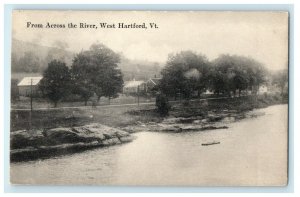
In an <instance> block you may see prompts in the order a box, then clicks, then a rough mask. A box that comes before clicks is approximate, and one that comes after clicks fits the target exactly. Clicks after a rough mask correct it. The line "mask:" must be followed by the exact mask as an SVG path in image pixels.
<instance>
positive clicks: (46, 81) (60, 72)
mask: <svg viewBox="0 0 300 197" xmlns="http://www.w3.org/2000/svg"><path fill="white" fill-rule="evenodd" d="M70 80H71V76H70V71H69V68H68V67H67V66H66V64H65V63H64V62H60V61H57V60H53V61H51V62H50V63H49V64H48V68H47V69H46V70H45V71H44V74H43V79H42V80H41V82H40V85H39V88H40V90H41V91H42V93H43V95H44V96H45V97H46V98H48V99H49V100H51V101H52V102H53V103H54V107H56V106H57V103H58V102H59V101H60V100H61V99H62V98H63V97H64V96H66V95H68V94H69V93H70V91H69V89H70Z"/></svg>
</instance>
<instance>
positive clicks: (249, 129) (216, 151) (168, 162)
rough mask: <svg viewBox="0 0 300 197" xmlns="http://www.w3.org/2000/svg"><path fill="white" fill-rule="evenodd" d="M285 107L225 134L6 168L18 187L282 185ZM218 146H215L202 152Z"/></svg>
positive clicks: (158, 140)
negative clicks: (58, 185) (31, 185)
mask: <svg viewBox="0 0 300 197" xmlns="http://www.w3.org/2000/svg"><path fill="white" fill-rule="evenodd" d="M287 108H288V106H287V105H276V106H271V107H268V108H264V109H258V110H256V111H258V112H264V113H265V115H263V116H259V117H256V118H247V119H243V120H241V121H239V122H234V123H231V124H229V125H228V126H229V128H228V129H220V130H211V131H204V132H203V131H202V132H186V133H157V132H140V133H136V134H134V135H135V136H136V137H137V139H136V140H134V141H133V142H131V143H127V144H123V145H118V146H112V147H107V148H99V149H94V150H89V151H85V152H81V153H76V154H72V155H66V156H60V157H56V158H51V159H45V160H37V161H29V162H20V163H12V164H11V171H10V173H11V182H13V183H17V184H51V185H53V184H63V185H67V184H78V185H79V184H80V185H82V184H91V185H153V186H156V185H165V186H168V185H175V186H185V185H190V186H238V185H239V186H247V185H253V186H254V185H255V186H259V185H284V184H285V183H286V180H287ZM211 141H218V142H220V144H216V145H211V146H202V145H201V143H205V142H211Z"/></svg>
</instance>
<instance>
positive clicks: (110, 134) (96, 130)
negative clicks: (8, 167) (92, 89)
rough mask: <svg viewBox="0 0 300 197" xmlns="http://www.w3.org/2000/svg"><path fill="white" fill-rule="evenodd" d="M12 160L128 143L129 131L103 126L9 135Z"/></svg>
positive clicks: (30, 158)
mask: <svg viewBox="0 0 300 197" xmlns="http://www.w3.org/2000/svg"><path fill="white" fill-rule="evenodd" d="M10 139H11V151H10V159H11V161H27V160H34V159H40V158H49V157H51V156H57V155H64V154H69V153H75V152H81V151H84V150H88V149H92V148H97V147H105V146H112V145H118V144H122V143H127V142H131V141H132V140H133V139H134V137H133V136H132V135H130V134H129V133H128V132H126V131H123V130H120V129H116V128H112V127H108V126H105V125H102V124H97V123H94V124H89V125H85V126H80V127H70V128H53V129H48V130H44V131H41V130H29V131H28V130H19V131H14V132H11V138H10Z"/></svg>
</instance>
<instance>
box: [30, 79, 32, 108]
mask: <svg viewBox="0 0 300 197" xmlns="http://www.w3.org/2000/svg"><path fill="white" fill-rule="evenodd" d="M30 80H31V81H30V111H31V112H32V79H30Z"/></svg>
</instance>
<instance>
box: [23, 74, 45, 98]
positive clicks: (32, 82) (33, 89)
mask: <svg viewBox="0 0 300 197" xmlns="http://www.w3.org/2000/svg"><path fill="white" fill-rule="evenodd" d="M42 78H43V77H24V78H23V79H22V80H21V81H20V83H18V89H19V95H20V96H27V97H29V96H30V95H31V94H32V96H39V95H40V91H39V87H38V86H39V83H40V81H41V80H42Z"/></svg>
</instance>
